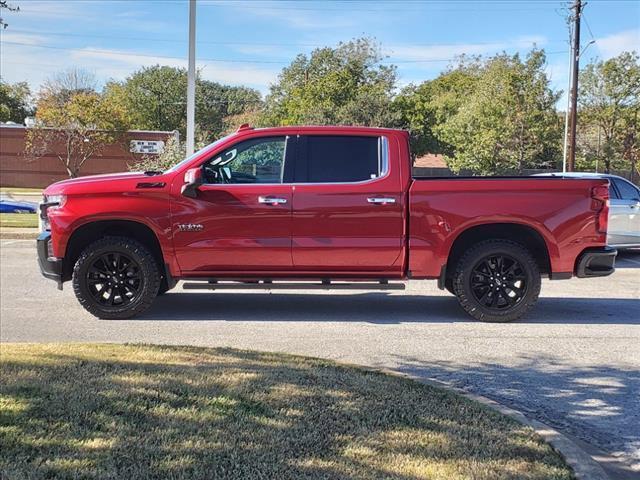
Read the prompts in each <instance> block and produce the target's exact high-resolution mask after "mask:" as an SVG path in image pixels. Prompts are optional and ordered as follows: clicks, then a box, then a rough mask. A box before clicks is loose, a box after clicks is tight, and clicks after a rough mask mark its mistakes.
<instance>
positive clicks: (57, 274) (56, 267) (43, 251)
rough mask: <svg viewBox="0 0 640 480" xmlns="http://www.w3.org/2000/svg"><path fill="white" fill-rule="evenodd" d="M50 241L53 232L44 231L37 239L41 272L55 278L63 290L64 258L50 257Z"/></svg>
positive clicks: (45, 275)
mask: <svg viewBox="0 0 640 480" xmlns="http://www.w3.org/2000/svg"><path fill="white" fill-rule="evenodd" d="M49 242H51V232H42V233H41V234H40V235H39V236H38V239H37V241H36V245H37V246H36V248H37V250H38V265H39V266H40V273H42V275H43V276H44V277H45V278H48V279H50V280H54V281H55V282H56V283H57V284H58V288H59V289H60V290H62V263H63V259H62V258H52V257H49Z"/></svg>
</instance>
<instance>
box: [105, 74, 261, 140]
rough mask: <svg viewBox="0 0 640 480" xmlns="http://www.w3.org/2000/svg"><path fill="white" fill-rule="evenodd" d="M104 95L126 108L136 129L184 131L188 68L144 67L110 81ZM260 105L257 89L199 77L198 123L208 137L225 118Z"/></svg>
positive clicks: (219, 130)
mask: <svg viewBox="0 0 640 480" xmlns="http://www.w3.org/2000/svg"><path fill="white" fill-rule="evenodd" d="M105 95H106V96H107V97H109V98H110V99H111V101H112V102H114V103H116V104H119V105H122V106H123V108H126V110H127V111H128V116H129V117H130V119H131V122H132V125H133V126H134V128H140V129H146V130H164V131H173V130H178V131H180V132H181V134H182V135H184V133H185V130H186V111H187V71H186V70H185V69H183V68H175V67H169V66H160V65H155V66H152V67H144V68H142V69H140V70H138V71H136V72H134V73H133V74H132V75H130V76H129V77H127V79H126V80H125V81H123V82H109V83H108V84H107V85H106V87H105ZM261 104H262V99H261V96H260V93H259V92H258V91H257V90H254V89H250V88H246V87H232V86H228V85H221V84H219V83H216V82H211V81H208V80H203V79H201V78H199V77H198V78H197V80H196V125H198V127H199V128H200V129H201V130H202V132H203V134H204V135H206V136H207V137H208V138H212V137H217V136H219V135H220V134H221V133H222V132H223V130H224V118H225V117H227V116H229V115H237V114H239V113H243V112H244V111H246V110H252V109H256V108H260V107H261Z"/></svg>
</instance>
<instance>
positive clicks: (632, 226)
mask: <svg viewBox="0 0 640 480" xmlns="http://www.w3.org/2000/svg"><path fill="white" fill-rule="evenodd" d="M536 176H552V177H578V178H585V177H592V178H593V177H597V178H607V179H609V182H610V183H611V187H610V188H609V195H610V196H611V201H610V206H609V230H608V235H607V243H608V244H609V245H610V246H612V247H616V248H631V247H640V188H638V187H637V186H635V185H634V184H633V183H631V182H630V181H629V180H626V179H624V178H622V177H619V176H617V175H609V174H606V173H585V172H571V173H562V172H559V173H539V174H537V175H536Z"/></svg>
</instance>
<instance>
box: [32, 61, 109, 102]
mask: <svg viewBox="0 0 640 480" xmlns="http://www.w3.org/2000/svg"><path fill="white" fill-rule="evenodd" d="M97 84H98V80H97V79H96V76H95V75H94V74H93V73H91V72H89V71H87V70H84V69H82V68H78V67H71V68H68V69H66V70H63V71H61V72H58V73H55V74H53V75H52V76H51V77H49V78H48V79H46V80H45V82H44V84H43V86H42V91H43V92H44V93H45V94H46V95H47V97H49V99H50V100H53V99H55V101H56V102H58V103H59V104H60V105H63V104H64V103H66V102H67V101H68V100H69V99H70V98H71V97H72V96H73V95H74V94H76V93H93V92H95V91H96V86H97Z"/></svg>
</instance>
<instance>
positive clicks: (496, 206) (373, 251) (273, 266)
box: [37, 125, 616, 321]
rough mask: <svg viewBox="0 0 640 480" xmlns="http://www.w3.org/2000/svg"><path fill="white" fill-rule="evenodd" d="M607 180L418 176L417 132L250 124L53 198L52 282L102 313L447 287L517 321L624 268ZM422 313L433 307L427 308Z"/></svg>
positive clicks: (45, 252) (79, 183) (48, 232)
mask: <svg viewBox="0 0 640 480" xmlns="http://www.w3.org/2000/svg"><path fill="white" fill-rule="evenodd" d="M608 208H609V189H608V180H602V179H576V178H571V179H569V178H557V177H528V178H522V177H518V178H494V177H490V178H487V177H485V178H481V177H479V178H428V179H427V178H415V177H412V173H411V155H410V151H409V136H408V134H407V132H404V131H400V130H392V129H378V128H362V127H284V128H267V129H254V128H251V127H249V126H247V125H243V126H242V127H240V129H239V130H238V131H237V132H235V133H234V134H232V135H229V136H227V137H224V138H222V139H220V140H218V141H216V142H215V143H212V144H211V145H209V146H208V147H206V148H204V149H203V150H201V151H199V152H197V153H195V154H194V155H192V156H191V157H189V158H187V159H185V160H184V161H182V162H180V163H179V164H177V165H176V166H174V167H173V168H171V169H169V170H167V171H165V172H145V173H123V174H114V175H100V176H92V177H83V178H76V179H73V180H65V181H62V182H58V183H55V184H53V185H51V186H49V187H48V188H47V189H46V190H45V191H44V201H43V203H42V204H41V207H40V218H41V222H42V233H41V235H40V237H39V238H38V242H37V248H38V257H39V264H40V268H41V270H42V273H43V275H44V276H45V277H47V278H51V279H54V280H55V281H56V282H58V286H59V288H62V284H63V282H66V281H68V280H72V282H73V289H74V291H75V294H76V296H77V298H78V300H79V301H80V303H81V304H82V306H83V307H84V308H85V309H87V310H88V311H89V312H91V313H92V314H94V315H96V316H98V317H101V318H129V317H132V316H134V315H137V314H140V313H141V312H143V311H145V310H146V309H147V308H149V306H150V305H151V303H152V302H153V300H154V298H155V297H156V296H157V295H161V294H164V293H165V292H167V291H168V290H170V289H171V288H173V287H174V286H175V285H176V282H177V281H178V280H184V281H187V283H185V285H184V288H207V289H215V290H220V289H226V288H243V289H245V288H251V289H275V288H283V289H295V288H305V289H308V288H322V289H325V288H326V289H330V288H336V289H402V288H404V284H403V283H400V282H399V281H402V280H407V279H411V280H422V279H437V280H438V285H439V287H440V288H442V289H445V288H446V289H447V290H449V291H450V292H451V293H453V294H454V295H456V297H457V298H458V300H459V302H460V304H461V306H462V308H463V309H464V310H466V311H467V313H469V314H470V315H472V316H473V317H475V318H476V319H478V320H484V321H510V320H514V319H517V318H519V317H521V316H522V315H523V314H524V313H525V312H526V311H527V310H528V309H529V308H530V307H531V306H532V305H533V304H534V303H535V302H536V300H537V298H538V294H539V292H540V279H541V275H546V276H548V277H549V278H551V279H567V278H570V277H572V276H574V275H576V276H578V277H597V276H603V275H609V274H611V273H612V272H613V271H614V267H613V265H614V259H615V255H616V251H615V250H613V249H610V248H607V247H606V236H607V218H608ZM427 310H428V305H427V304H425V312H426V311H427Z"/></svg>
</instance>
